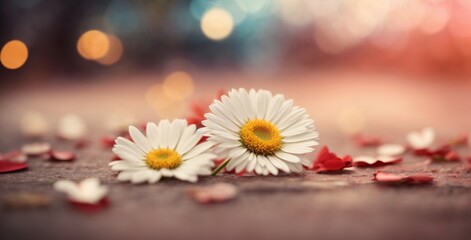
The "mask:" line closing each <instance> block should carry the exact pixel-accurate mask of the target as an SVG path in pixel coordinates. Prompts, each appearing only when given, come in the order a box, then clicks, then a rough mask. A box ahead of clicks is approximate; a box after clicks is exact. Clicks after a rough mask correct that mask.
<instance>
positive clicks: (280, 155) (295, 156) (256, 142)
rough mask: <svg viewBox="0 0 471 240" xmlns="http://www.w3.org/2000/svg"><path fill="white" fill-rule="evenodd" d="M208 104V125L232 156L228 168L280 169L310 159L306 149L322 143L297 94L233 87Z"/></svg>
mask: <svg viewBox="0 0 471 240" xmlns="http://www.w3.org/2000/svg"><path fill="white" fill-rule="evenodd" d="M209 108H210V109H211V112H210V113H207V114H206V115H205V117H206V120H204V121H203V122H202V123H203V125H204V126H205V128H204V129H203V131H204V132H205V134H206V135H207V136H208V141H209V142H212V143H214V144H215V145H216V146H217V150H218V151H219V152H221V153H222V154H223V155H224V156H225V157H227V161H226V162H225V164H227V165H223V166H225V167H226V168H227V170H229V171H232V170H234V169H235V171H236V172H237V173H240V172H242V171H243V170H245V171H247V172H255V173H256V174H259V175H268V174H272V175H277V174H278V173H279V170H281V171H284V172H286V173H289V172H300V171H302V169H303V168H302V166H303V165H304V166H310V165H311V161H310V160H308V158H306V157H304V155H305V154H307V153H310V152H312V151H313V150H314V149H313V147H314V146H316V145H318V143H317V142H316V139H317V137H318V133H317V132H316V131H315V128H314V121H313V120H312V119H310V117H309V115H308V114H307V113H306V110H305V109H304V108H300V107H297V106H293V101H292V100H285V98H284V96H283V95H280V94H278V95H275V96H273V95H272V93H270V92H269V91H266V90H259V91H255V90H253V89H251V90H250V91H246V90H245V89H239V90H235V89H233V90H231V91H230V92H229V93H228V95H223V96H222V97H221V100H215V101H214V103H213V104H211V106H210V107H209ZM218 170H220V169H218ZM216 173H217V172H216Z"/></svg>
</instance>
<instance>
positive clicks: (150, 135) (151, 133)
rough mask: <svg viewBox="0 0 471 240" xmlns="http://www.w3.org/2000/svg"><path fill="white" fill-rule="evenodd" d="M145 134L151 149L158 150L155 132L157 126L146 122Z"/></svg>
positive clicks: (156, 133)
mask: <svg viewBox="0 0 471 240" xmlns="http://www.w3.org/2000/svg"><path fill="white" fill-rule="evenodd" d="M146 134H147V139H149V142H150V145H151V147H152V148H154V149H157V148H159V143H158V140H157V139H158V132H157V125H156V124H155V123H153V122H148V123H147V126H146Z"/></svg>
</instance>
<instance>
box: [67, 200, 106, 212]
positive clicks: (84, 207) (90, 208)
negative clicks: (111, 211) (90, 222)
mask: <svg viewBox="0 0 471 240" xmlns="http://www.w3.org/2000/svg"><path fill="white" fill-rule="evenodd" d="M68 201H69V203H70V204H71V205H72V206H73V207H74V208H75V209H77V210H80V211H84V212H89V213H94V212H99V211H102V210H103V209H105V208H107V207H108V206H109V205H110V201H109V200H108V198H107V197H104V198H103V199H101V200H100V201H99V202H97V203H95V204H91V203H83V202H77V201H74V200H71V199H68Z"/></svg>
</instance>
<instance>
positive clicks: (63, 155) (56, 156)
mask: <svg viewBox="0 0 471 240" xmlns="http://www.w3.org/2000/svg"><path fill="white" fill-rule="evenodd" d="M50 156H51V158H50V160H53V161H61V162H66V161H72V160H75V153H74V152H70V151H57V150H52V151H51V152H50Z"/></svg>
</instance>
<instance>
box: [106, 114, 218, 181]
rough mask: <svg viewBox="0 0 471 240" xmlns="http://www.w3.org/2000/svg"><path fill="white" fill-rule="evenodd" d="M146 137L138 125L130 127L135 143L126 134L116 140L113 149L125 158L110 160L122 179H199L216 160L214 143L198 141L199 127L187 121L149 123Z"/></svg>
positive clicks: (199, 135)
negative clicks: (197, 130)
mask: <svg viewBox="0 0 471 240" xmlns="http://www.w3.org/2000/svg"><path fill="white" fill-rule="evenodd" d="M146 132H147V137H146V136H144V135H143V134H142V133H141V132H140V131H139V130H138V129H137V128H136V127H134V126H130V127H129V134H130V135H131V138H132V139H133V141H134V142H132V141H129V140H128V139H125V138H123V137H118V138H117V139H116V144H115V146H114V147H113V152H114V153H115V154H116V155H118V156H119V157H120V158H121V159H122V160H121V161H114V162H111V163H110V164H109V165H110V166H111V169H112V170H114V171H119V172H120V173H119V175H118V180H119V181H131V182H132V183H143V182H149V183H155V182H158V181H159V180H160V179H161V177H175V178H178V179H180V180H184V181H189V182H196V181H197V180H198V177H197V176H198V175H210V174H211V167H213V166H214V162H213V159H215V158H216V155H214V154H212V153H209V152H208V150H209V149H210V148H211V147H212V143H210V142H204V143H201V144H197V143H198V142H199V141H200V139H201V137H202V135H201V134H198V133H196V126H195V125H193V124H192V125H189V126H188V124H187V122H186V120H181V119H178V120H174V121H173V122H170V121H168V120H162V121H160V122H159V124H158V126H157V124H155V123H147V127H146Z"/></svg>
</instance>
